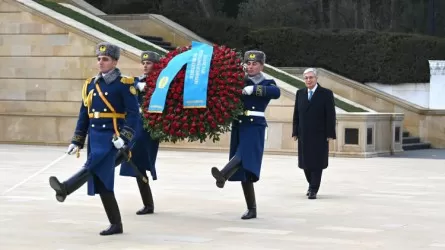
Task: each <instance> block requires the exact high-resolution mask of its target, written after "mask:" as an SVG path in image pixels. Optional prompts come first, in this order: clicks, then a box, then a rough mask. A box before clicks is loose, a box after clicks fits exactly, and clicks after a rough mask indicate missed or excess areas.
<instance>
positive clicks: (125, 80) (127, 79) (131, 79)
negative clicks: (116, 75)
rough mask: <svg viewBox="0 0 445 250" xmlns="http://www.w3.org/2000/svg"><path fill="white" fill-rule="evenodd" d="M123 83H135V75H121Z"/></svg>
mask: <svg viewBox="0 0 445 250" xmlns="http://www.w3.org/2000/svg"><path fill="white" fill-rule="evenodd" d="M121 83H123V84H134V77H129V76H121Z"/></svg>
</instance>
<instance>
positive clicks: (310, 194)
mask: <svg viewBox="0 0 445 250" xmlns="http://www.w3.org/2000/svg"><path fill="white" fill-rule="evenodd" d="M307 198H308V199H309V200H315V199H317V193H316V192H313V191H311V192H309V195H308V197H307Z"/></svg>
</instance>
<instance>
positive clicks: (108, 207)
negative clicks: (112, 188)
mask: <svg viewBox="0 0 445 250" xmlns="http://www.w3.org/2000/svg"><path fill="white" fill-rule="evenodd" d="M100 199H101V200H102V204H103V205H104V209H105V212H106V213H107V217H108V220H109V221H110V224H111V225H110V226H109V227H108V228H107V229H105V230H103V231H101V232H100V235H112V234H121V233H123V231H124V230H123V226H122V220H121V214H120V211H119V206H118V205H117V201H116V197H115V196H114V193H113V192H108V193H102V194H100Z"/></svg>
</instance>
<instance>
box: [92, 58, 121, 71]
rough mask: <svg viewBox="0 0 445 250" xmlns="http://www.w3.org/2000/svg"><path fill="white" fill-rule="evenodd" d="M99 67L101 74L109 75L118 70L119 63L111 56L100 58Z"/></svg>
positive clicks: (98, 59) (98, 60)
mask: <svg viewBox="0 0 445 250" xmlns="http://www.w3.org/2000/svg"><path fill="white" fill-rule="evenodd" d="M97 65H98V66H99V71H100V73H107V72H108V71H110V70H112V69H114V68H116V65H117V61H116V60H114V59H113V58H111V57H109V56H98V57H97Z"/></svg>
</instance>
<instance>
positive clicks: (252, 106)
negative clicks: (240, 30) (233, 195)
mask: <svg viewBox="0 0 445 250" xmlns="http://www.w3.org/2000/svg"><path fill="white" fill-rule="evenodd" d="M265 61H266V55H265V54H264V52H262V51H257V50H251V51H247V52H246V53H245V54H244V63H245V64H246V66H247V75H246V81H245V87H244V89H243V97H242V101H243V104H244V108H245V111H244V114H243V115H241V116H239V117H238V120H235V121H234V122H233V123H232V132H231V137H230V156H229V158H230V161H229V162H228V163H227V165H226V166H225V167H224V168H223V169H222V170H221V171H220V170H218V169H217V168H216V167H213V168H212V171H211V172H212V175H213V177H214V178H215V179H216V186H217V187H219V188H223V187H224V184H225V182H226V181H227V180H229V181H240V182H241V185H242V188H243V191H244V197H245V200H246V203H247V211H246V212H245V213H244V214H243V216H242V217H241V219H244V220H245V219H252V218H256V216H257V211H256V202H255V191H254V188H253V183H254V182H257V181H258V180H259V179H260V171H261V163H262V159H263V151H264V140H265V130H266V127H267V122H266V119H265V117H264V112H265V110H266V107H267V105H268V104H269V102H270V100H271V99H278V98H279V97H280V95H281V92H280V89H279V88H278V87H277V85H276V83H275V81H274V80H271V79H270V80H269V79H265V78H264V75H263V74H262V73H261V71H262V70H263V68H264V63H265Z"/></svg>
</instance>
